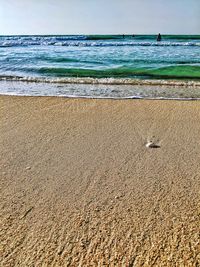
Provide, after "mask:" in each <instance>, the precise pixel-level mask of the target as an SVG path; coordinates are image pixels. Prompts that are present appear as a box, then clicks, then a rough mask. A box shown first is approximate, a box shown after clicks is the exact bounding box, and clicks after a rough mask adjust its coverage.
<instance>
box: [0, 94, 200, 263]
mask: <svg viewBox="0 0 200 267" xmlns="http://www.w3.org/2000/svg"><path fill="white" fill-rule="evenodd" d="M150 140H153V141H154V142H155V144H156V145H157V148H147V147H146V143H147V142H148V141H150ZM0 151H1V154H0V196H1V201H0V255H1V266H3V267H7V266H20V267H24V266H34V267H35V266H74V267H78V266H81V267H82V266H120V267H121V266H125V267H126V266H127V267H128V266H129V267H131V266H169V267H171V266H187V267H189V266H200V227H199V226H200V206H199V204H200V190H199V189H200V101H169V100H168V101H164V100H163V101H160V100H157V101H156V100H97V99H96V100H95V99H94V100H93V99H68V98H56V97H15V96H0Z"/></svg>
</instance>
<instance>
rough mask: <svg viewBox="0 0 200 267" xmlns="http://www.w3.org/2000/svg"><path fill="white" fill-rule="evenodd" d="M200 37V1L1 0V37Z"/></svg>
mask: <svg viewBox="0 0 200 267" xmlns="http://www.w3.org/2000/svg"><path fill="white" fill-rule="evenodd" d="M158 32H161V33H162V34H200V0H0V35H9V34H154V33H155V34H156V33H158Z"/></svg>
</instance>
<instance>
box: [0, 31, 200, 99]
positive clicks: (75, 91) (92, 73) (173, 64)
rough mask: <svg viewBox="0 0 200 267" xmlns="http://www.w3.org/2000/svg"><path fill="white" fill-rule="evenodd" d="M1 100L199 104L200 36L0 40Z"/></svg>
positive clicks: (24, 37)
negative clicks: (20, 97)
mask: <svg viewBox="0 0 200 267" xmlns="http://www.w3.org/2000/svg"><path fill="white" fill-rule="evenodd" d="M0 94H10V95H41V96H42V95H49V96H71V97H73V96H74V97H76V96H79V97H109V98H145V97H146V98H177V99H185V98H186V99H199V98H200V35H193V36H191V35H190V36H188V35H163V36H162V40H161V42H157V41H156V35H134V36H133V35H125V36H123V35H87V36H86V35H67V36H0Z"/></svg>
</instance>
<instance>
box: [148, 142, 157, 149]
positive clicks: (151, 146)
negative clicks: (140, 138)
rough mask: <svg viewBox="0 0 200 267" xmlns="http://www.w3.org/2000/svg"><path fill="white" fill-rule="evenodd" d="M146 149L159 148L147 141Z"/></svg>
mask: <svg viewBox="0 0 200 267" xmlns="http://www.w3.org/2000/svg"><path fill="white" fill-rule="evenodd" d="M146 147H149V148H157V147H160V146H159V145H157V144H156V143H154V142H152V141H149V142H147V143H146Z"/></svg>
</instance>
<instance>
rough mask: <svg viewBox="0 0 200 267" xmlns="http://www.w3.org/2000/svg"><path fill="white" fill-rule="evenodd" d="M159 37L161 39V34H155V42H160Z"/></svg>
mask: <svg viewBox="0 0 200 267" xmlns="http://www.w3.org/2000/svg"><path fill="white" fill-rule="evenodd" d="M161 39H162V37H161V34H160V33H159V34H158V36H157V42H160V41H161Z"/></svg>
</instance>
